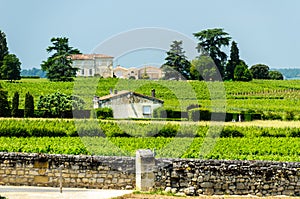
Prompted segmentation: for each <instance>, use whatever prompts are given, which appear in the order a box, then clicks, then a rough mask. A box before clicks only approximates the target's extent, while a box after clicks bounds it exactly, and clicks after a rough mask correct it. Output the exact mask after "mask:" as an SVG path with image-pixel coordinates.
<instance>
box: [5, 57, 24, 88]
mask: <svg viewBox="0 0 300 199" xmlns="http://www.w3.org/2000/svg"><path fill="white" fill-rule="evenodd" d="M0 74H1V75H0V76H1V78H2V79H7V80H10V81H11V82H12V81H13V80H19V79H21V62H20V61H19V59H18V58H17V56H16V55H14V54H8V55H6V56H5V57H4V59H3V65H2V66H1V67H0Z"/></svg>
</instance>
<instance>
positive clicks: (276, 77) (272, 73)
mask: <svg viewBox="0 0 300 199" xmlns="http://www.w3.org/2000/svg"><path fill="white" fill-rule="evenodd" d="M269 78H270V79H274V80H283V75H282V74H281V73H280V72H279V71H276V70H271V71H269Z"/></svg>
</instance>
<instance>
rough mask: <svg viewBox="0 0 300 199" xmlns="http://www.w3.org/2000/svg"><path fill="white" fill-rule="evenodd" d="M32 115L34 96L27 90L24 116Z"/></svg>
mask: <svg viewBox="0 0 300 199" xmlns="http://www.w3.org/2000/svg"><path fill="white" fill-rule="evenodd" d="M33 116H34V98H33V96H32V95H31V94H30V93H29V92H27V93H26V94H25V107H24V117H33Z"/></svg>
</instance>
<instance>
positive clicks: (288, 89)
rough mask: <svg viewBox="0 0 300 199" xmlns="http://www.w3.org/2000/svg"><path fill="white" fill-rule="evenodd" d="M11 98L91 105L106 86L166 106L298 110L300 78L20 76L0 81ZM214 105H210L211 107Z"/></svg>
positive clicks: (107, 88)
mask: <svg viewBox="0 0 300 199" xmlns="http://www.w3.org/2000/svg"><path fill="white" fill-rule="evenodd" d="M0 84H1V85H2V86H3V87H4V89H5V90H7V91H8V93H9V99H11V98H12V96H13V94H14V92H15V91H18V92H19V93H20V101H21V102H20V107H21V108H22V107H24V98H25V93H26V92H30V93H31V94H33V96H34V99H35V102H36V103H35V104H37V101H38V99H39V96H41V95H46V94H49V93H54V92H57V91H60V92H63V93H66V94H72V93H73V94H75V95H78V96H80V97H82V98H83V99H84V100H85V101H86V103H87V105H86V108H90V107H91V101H92V97H93V96H94V95H97V96H103V95H106V94H109V89H110V88H113V89H117V90H133V91H136V92H140V93H142V94H145V95H151V89H153V88H154V89H156V97H157V98H160V99H162V100H164V101H165V107H166V108H171V109H174V110H185V109H186V107H187V106H188V105H190V104H195V103H199V104H200V105H202V106H203V107H207V108H212V109H214V108H215V107H217V108H218V107H221V108H222V107H226V110H227V111H236V110H255V111H257V110H259V111H274V112H289V111H293V112H294V113H295V114H299V113H300V100H299V99H300V80H282V81H278V80H253V81H251V82H204V81H188V82H187V81H163V80H161V81H149V80H124V79H96V78H77V79H76V80H75V82H50V81H49V80H47V79H22V80H20V81H18V82H17V83H10V82H7V81H0ZM211 106H213V107H211Z"/></svg>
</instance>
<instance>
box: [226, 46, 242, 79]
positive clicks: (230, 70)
mask: <svg viewBox="0 0 300 199" xmlns="http://www.w3.org/2000/svg"><path fill="white" fill-rule="evenodd" d="M239 63H240V56H239V49H238V47H237V43H236V42H235V41H232V43H231V49H230V59H229V61H228V62H227V64H226V68H225V79H226V80H233V79H234V69H235V67H236V66H237V65H238V64H239Z"/></svg>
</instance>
